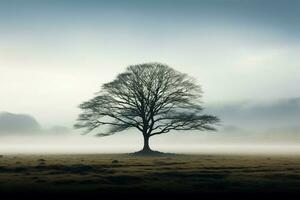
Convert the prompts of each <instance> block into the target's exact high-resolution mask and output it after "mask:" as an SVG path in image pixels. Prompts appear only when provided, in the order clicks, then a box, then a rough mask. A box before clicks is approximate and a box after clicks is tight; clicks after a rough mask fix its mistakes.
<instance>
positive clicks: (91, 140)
mask: <svg viewBox="0 0 300 200" xmlns="http://www.w3.org/2000/svg"><path fill="white" fill-rule="evenodd" d="M142 144H143V140H142V137H141V135H140V134H138V133H120V134H116V135H113V136H109V137H94V136H92V135H80V134H76V133H68V134H62V135H36V134H35V135H32V136H30V135H26V136H24V135H23V136H22V135H13V136H1V137H0V154H27V153H28V154H94V153H96V154H102V153H103V154H104V153H105V154H107V153H128V152H134V151H138V150H140V149H141V148H142ZM150 144H151V147H152V148H153V149H155V150H159V151H164V152H175V153H191V154H290V155H298V154H299V155H300V142H299V138H298V137H292V136H287V135H285V134H277V136H276V135H273V136H268V135H259V134H258V133H253V134H226V133H225V132H220V133H200V134H195V133H186V134H184V133H177V134H172V133H170V134H166V135H161V136H155V137H153V138H151V140H150Z"/></svg>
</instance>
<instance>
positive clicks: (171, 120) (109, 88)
mask: <svg viewBox="0 0 300 200" xmlns="http://www.w3.org/2000/svg"><path fill="white" fill-rule="evenodd" d="M201 97H202V90H201V87H200V86H199V85H198V84H196V81H195V80H194V79H193V78H191V77H190V76H188V75H187V74H184V73H181V72H178V71H176V70H174V69H172V68H171V67H169V66H167V65H164V64H160V63H145V64H138V65H131V66H129V67H127V69H126V71H125V72H124V73H121V74H119V75H118V76H117V77H116V79H115V80H114V81H112V82H109V83H106V84H104V85H103V86H102V88H101V90H100V91H99V92H98V93H96V96H95V97H94V98H92V99H90V100H89V101H86V102H83V103H82V104H81V105H80V108H81V109H82V110H83V113H82V114H80V115H79V118H78V122H77V123H76V124H75V127H76V128H86V130H87V132H91V131H92V130H94V129H96V128H99V127H103V126H105V125H109V128H108V129H106V131H105V132H103V131H101V132H100V133H98V134H97V135H98V136H107V135H112V134H115V133H117V132H120V131H124V130H127V129H130V128H136V129H137V130H139V131H140V132H141V133H142V134H143V136H144V141H145V142H144V149H145V148H146V149H148V150H149V144H148V140H149V138H150V137H151V136H154V135H159V134H164V133H168V132H170V131H172V130H175V131H176V130H177V131H186V130H200V131H204V130H215V127H214V124H215V123H217V122H218V121H219V119H218V118H217V117H215V116H212V115H207V114H203V113H202V112H203V107H202V102H201Z"/></svg>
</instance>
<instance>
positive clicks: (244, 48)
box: [0, 0, 300, 128]
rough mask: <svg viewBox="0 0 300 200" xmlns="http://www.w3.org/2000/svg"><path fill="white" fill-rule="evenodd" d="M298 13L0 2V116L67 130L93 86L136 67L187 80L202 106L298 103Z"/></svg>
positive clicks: (267, 8) (269, 8)
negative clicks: (156, 67)
mask: <svg viewBox="0 0 300 200" xmlns="http://www.w3.org/2000/svg"><path fill="white" fill-rule="evenodd" d="M299 9H300V1H297V0H288V1H286V0H251V1H250V0H199V1H196V0H186V1H178V0H173V1H171V0H161V1H158V0H151V1H150V0H149V1H137V0H112V1H100V0H99V1H93V0H89V1H83V0H73V1H71V0H59V1H58V0H39V1H38V0H27V1H23V0H0V95H1V98H0V111H7V112H12V113H24V114H29V115H31V116H34V117H35V118H36V119H37V120H38V121H39V123H40V124H41V125H42V127H45V128H49V127H52V126H55V125H62V126H67V127H72V124H73V123H74V122H75V119H76V118H77V115H78V114H79V113H80V110H79V109H78V108H77V106H78V105H79V104H80V103H81V102H83V101H85V100H88V99H89V98H91V97H93V95H94V93H95V92H97V91H98V90H99V89H100V87H101V84H103V83H106V82H109V81H112V80H113V79H114V78H115V77H116V75H117V74H118V73H120V72H122V71H124V69H125V68H126V67H127V66H128V65H131V64H139V63H145V62H162V63H165V64H168V65H169V66H171V67H173V68H174V69H176V70H179V71H181V72H184V73H187V74H189V75H191V76H193V77H194V78H196V79H197V80H198V81H199V83H200V84H201V85H202V88H203V91H204V97H203V98H204V99H203V100H204V103H205V105H207V107H214V106H226V105H240V104H242V103H245V102H248V103H250V104H255V105H257V104H259V105H260V104H262V105H265V104H269V103H272V104H273V103H274V102H275V104H276V102H281V101H285V99H287V100H290V99H295V98H298V97H299V96H300V94H299V85H300V66H299V65H300V61H299V52H300V38H299V34H300V26H299V21H300V12H299ZM256 108H257V106H256ZM223 110H224V109H223ZM296 116H299V115H298V114H297V115H296ZM266 117H267V116H266Z"/></svg>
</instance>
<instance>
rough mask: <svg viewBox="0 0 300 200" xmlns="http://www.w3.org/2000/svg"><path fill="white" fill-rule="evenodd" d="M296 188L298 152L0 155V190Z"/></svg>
mask: <svg viewBox="0 0 300 200" xmlns="http://www.w3.org/2000/svg"><path fill="white" fill-rule="evenodd" d="M299 191H300V157H299V156H267V155H265V156H263V155H260V156H254V155H236V156H234V155H230V156H229V155H175V156H171V155H169V156H166V157H164V156H162V157H136V156H132V155H3V156H0V192H1V193H16V192H17V193H19V194H20V193H22V192H23V193H24V194H25V193H26V194H59V193H64V194H67V193H70V194H73V195H74V194H77V193H78V194H96V193H97V194H118V193H119V194H122V193H124V194H125V193H145V194H147V193H149V194H155V193H161V194H177V193H178V194H180V193H181V194H193V193H199V194H228V193H232V192H235V193H245V194H246V193H247V194H254V193H255V194H257V193H272V194H274V193H284V194H289V193H300V192H299Z"/></svg>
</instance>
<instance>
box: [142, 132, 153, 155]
mask: <svg viewBox="0 0 300 200" xmlns="http://www.w3.org/2000/svg"><path fill="white" fill-rule="evenodd" d="M142 151H143V152H145V153H146V152H152V150H151V149H150V146H149V136H146V135H144V147H143V149H142Z"/></svg>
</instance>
